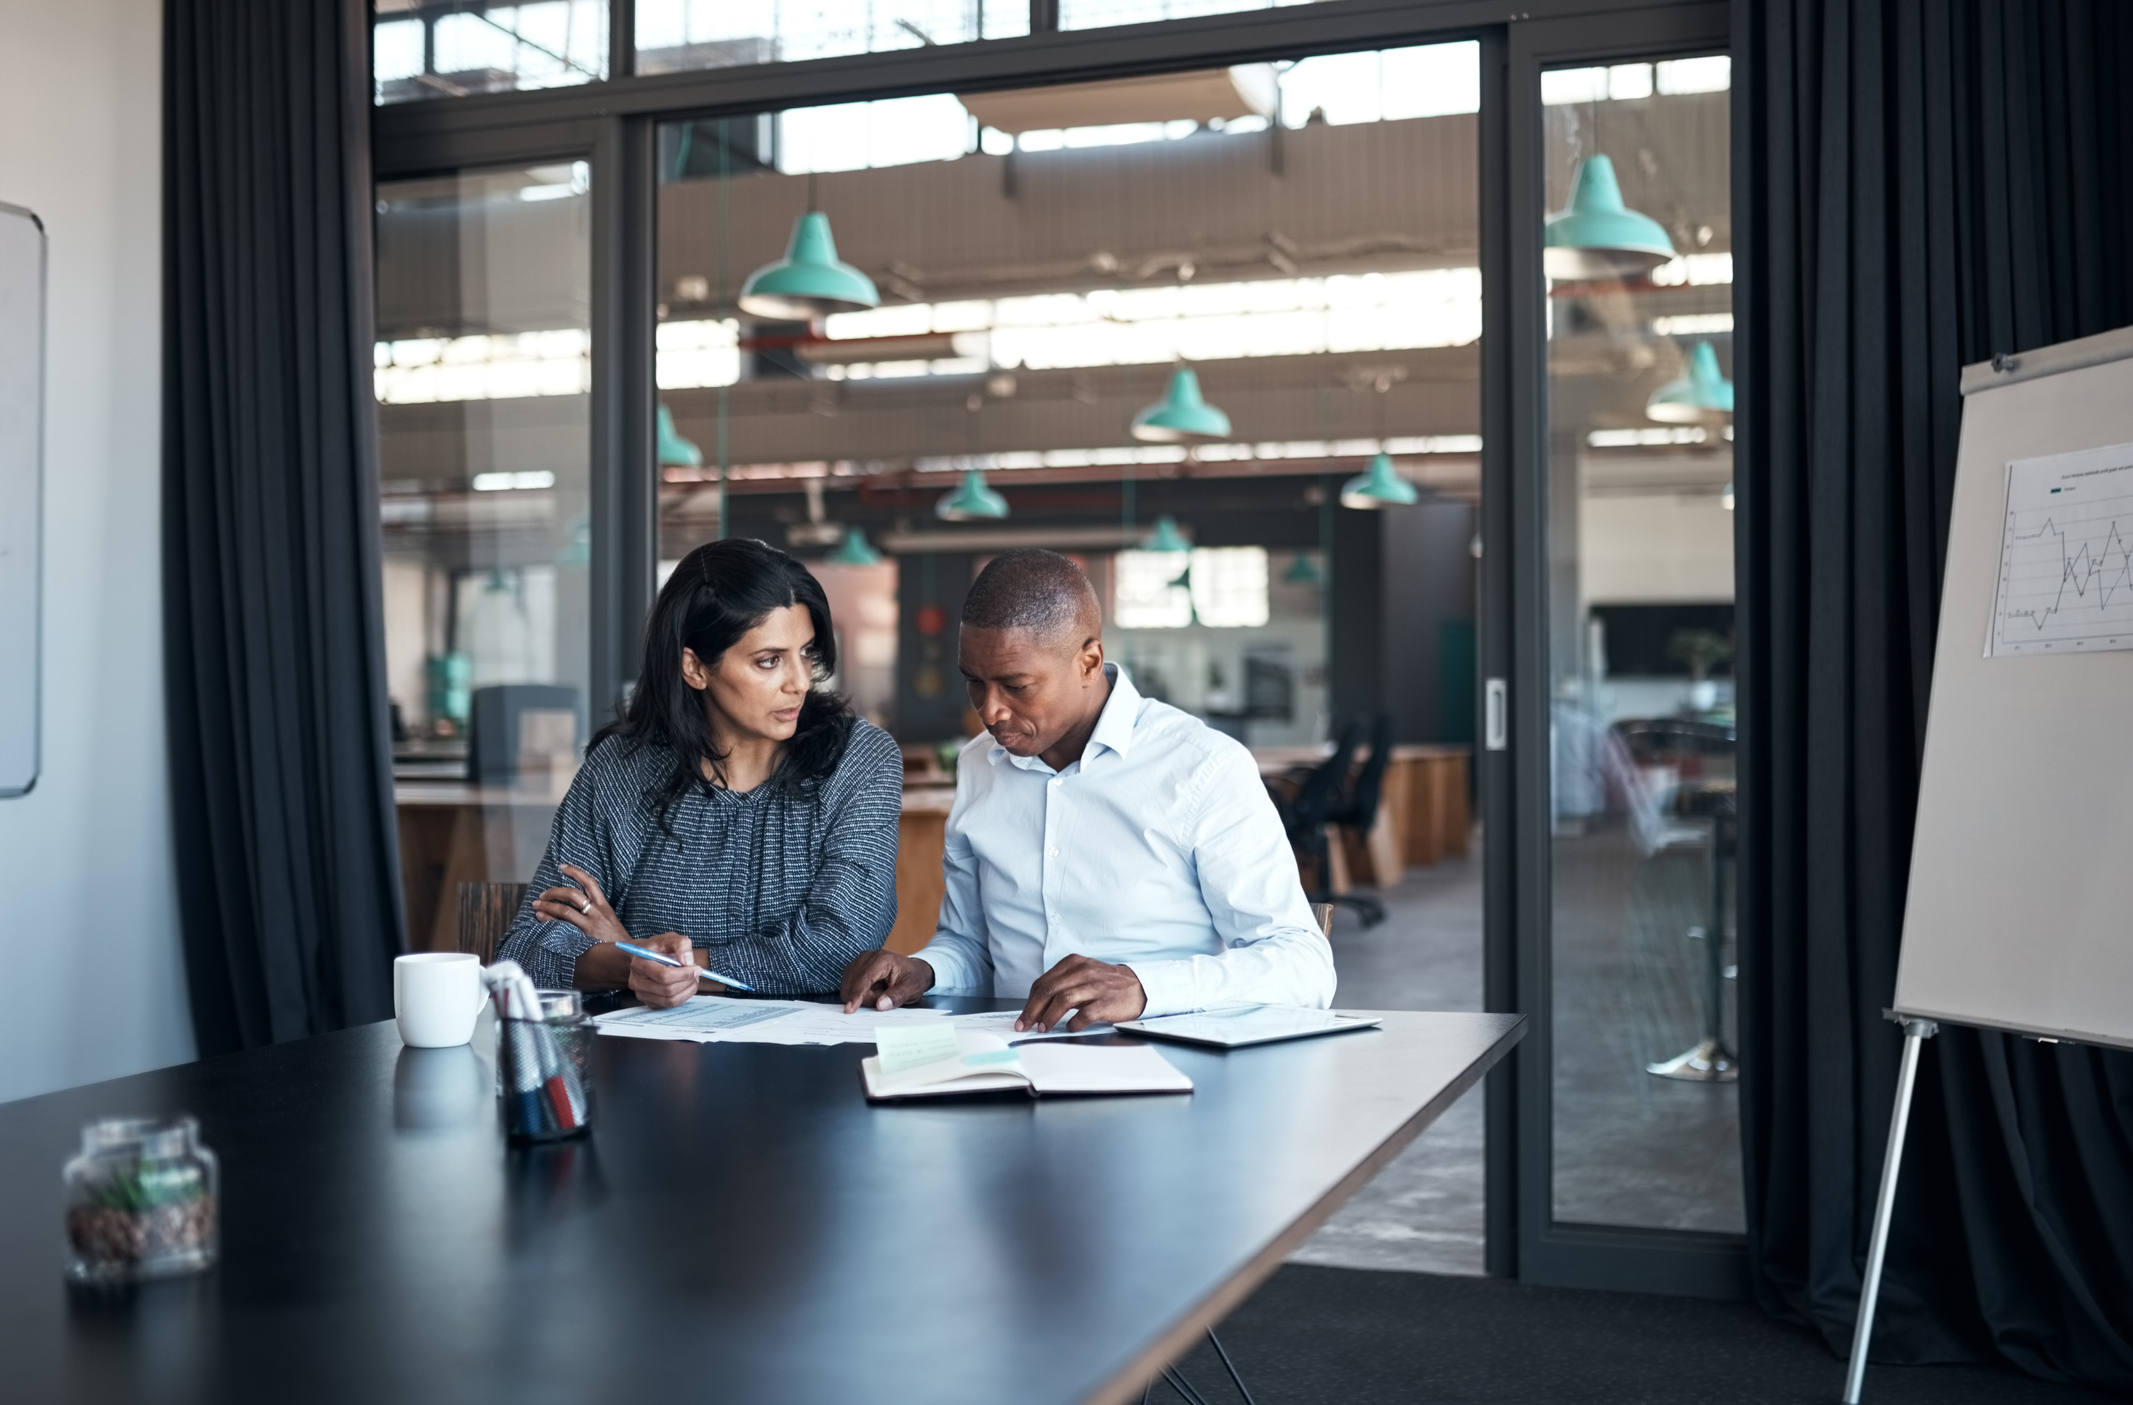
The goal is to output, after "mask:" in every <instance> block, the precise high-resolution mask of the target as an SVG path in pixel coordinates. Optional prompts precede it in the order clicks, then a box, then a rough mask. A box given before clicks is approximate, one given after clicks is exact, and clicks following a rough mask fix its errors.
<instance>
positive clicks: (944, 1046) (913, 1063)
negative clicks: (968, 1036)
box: [874, 1020, 962, 1074]
mask: <svg viewBox="0 0 2133 1405" xmlns="http://www.w3.org/2000/svg"><path fill="white" fill-rule="evenodd" d="M874 1046H875V1047H876V1048H878V1049H880V1050H881V1071H882V1072H883V1073H890V1074H895V1073H902V1072H904V1071H905V1070H906V1069H913V1068H923V1067H925V1066H926V1065H927V1064H937V1063H944V1062H946V1061H947V1060H949V1059H952V1058H955V1057H957V1056H958V1055H959V1054H960V1053H961V1052H962V1050H961V1048H960V1047H959V1046H958V1045H957V1044H956V1039H955V1026H953V1025H951V1024H949V1023H948V1021H946V1020H921V1021H918V1022H916V1023H912V1022H906V1023H904V1024H884V1025H876V1026H875V1027H874Z"/></svg>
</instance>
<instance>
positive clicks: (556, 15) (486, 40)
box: [371, 0, 608, 103]
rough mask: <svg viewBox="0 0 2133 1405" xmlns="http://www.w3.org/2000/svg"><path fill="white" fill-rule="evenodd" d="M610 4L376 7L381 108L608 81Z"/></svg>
mask: <svg viewBox="0 0 2133 1405" xmlns="http://www.w3.org/2000/svg"><path fill="white" fill-rule="evenodd" d="M607 28H608V24H607V0H533V3H530V4H523V5H512V4H488V3H484V2H483V0H377V8H376V10H375V12H374V18H373V20H372V26H371V46H372V47H371V76H372V78H373V80H374V82H375V84H376V96H377V100H378V101H379V102H381V103H385V102H411V101H415V100H418V99H422V98H448V97H460V96H462V95H464V94H467V93H507V92H512V91H514V90H516V89H521V88H564V87H569V86H571V85H572V84H576V83H592V82H596V81H598V80H600V79H602V78H605V77H607Z"/></svg>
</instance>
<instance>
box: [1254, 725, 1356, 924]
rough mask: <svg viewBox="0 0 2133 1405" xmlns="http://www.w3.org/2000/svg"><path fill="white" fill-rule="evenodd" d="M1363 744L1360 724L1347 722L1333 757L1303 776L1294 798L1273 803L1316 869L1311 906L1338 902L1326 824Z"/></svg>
mask: <svg viewBox="0 0 2133 1405" xmlns="http://www.w3.org/2000/svg"><path fill="white" fill-rule="evenodd" d="M1362 744H1363V724H1362V723H1361V722H1350V723H1348V725H1346V726H1345V727H1343V728H1341V733H1340V740H1339V741H1337V742H1335V743H1334V746H1333V754H1332V755H1331V756H1329V757H1327V758H1326V759H1325V760H1324V761H1322V762H1320V763H1319V764H1318V765H1317V766H1316V767H1315V768H1313V769H1312V770H1311V771H1309V772H1308V773H1306V774H1305V775H1304V778H1303V783H1302V784H1301V785H1300V786H1298V787H1297V790H1296V794H1295V795H1294V797H1292V798H1290V799H1288V800H1281V799H1278V798H1277V799H1276V800H1275V802H1274V808H1275V811H1276V812H1277V813H1278V814H1279V815H1280V816H1281V827H1282V828H1283V830H1285V831H1286V832H1287V833H1288V836H1289V842H1290V843H1291V844H1293V845H1296V846H1297V847H1299V848H1302V849H1303V850H1304V851H1305V852H1307V853H1309V854H1310V855H1311V860H1312V863H1313V865H1314V866H1315V867H1316V868H1317V870H1318V876H1317V878H1316V880H1315V882H1314V886H1313V889H1312V892H1311V901H1312V902H1314V903H1332V902H1338V901H1340V899H1338V898H1335V897H1333V896H1332V890H1333V846H1332V845H1331V843H1330V842H1328V840H1327V837H1326V823H1327V817H1328V816H1329V815H1331V814H1332V812H1333V808H1334V806H1336V805H1337V804H1339V803H1340V798H1341V791H1342V789H1343V788H1344V787H1345V786H1346V785H1347V782H1348V769H1349V768H1350V767H1351V766H1353V765H1354V764H1355V752H1356V748H1357V747H1359V746H1361V745H1362Z"/></svg>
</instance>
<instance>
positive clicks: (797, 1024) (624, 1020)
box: [594, 995, 944, 1044]
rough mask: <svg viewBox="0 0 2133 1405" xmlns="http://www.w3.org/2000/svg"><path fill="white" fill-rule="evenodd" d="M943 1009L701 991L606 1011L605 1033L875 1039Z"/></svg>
mask: <svg viewBox="0 0 2133 1405" xmlns="http://www.w3.org/2000/svg"><path fill="white" fill-rule="evenodd" d="M943 1018H944V1017H943V1016H942V1014H941V1012H940V1011H938V1010H861V1011H859V1012H857V1013H856V1014H850V1015H847V1014H846V1013H844V1007H843V1006H842V1005H818V1004H816V1003H814V1002H813V1001H807V1000H735V999H732V998H731V997H729V996H723V995H699V996H696V997H695V998H694V999H692V1000H690V1001H689V1002H688V1003H686V1004H683V1005H677V1006H675V1007H674V1008H673V1009H671V1010H646V1009H637V1010H619V1011H617V1012H615V1013H614V1014H612V1015H601V1016H599V1017H598V1018H597V1019H596V1020H595V1021H594V1023H595V1025H596V1026H597V1027H598V1028H599V1030H600V1032H601V1033H602V1034H620V1035H628V1036H631V1037H633V1038H638V1039H693V1040H695V1041H696V1042H697V1043H699V1044H871V1043H873V1042H874V1030H875V1029H876V1027H878V1026H884V1025H904V1024H939V1023H941V1022H942V1020H943Z"/></svg>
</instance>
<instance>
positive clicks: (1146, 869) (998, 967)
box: [843, 551, 1333, 1031]
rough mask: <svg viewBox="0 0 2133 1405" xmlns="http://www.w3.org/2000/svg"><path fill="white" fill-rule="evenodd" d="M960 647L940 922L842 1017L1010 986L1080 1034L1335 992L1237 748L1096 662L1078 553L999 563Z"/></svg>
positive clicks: (1030, 1023) (1032, 1009)
mask: <svg viewBox="0 0 2133 1405" xmlns="http://www.w3.org/2000/svg"><path fill="white" fill-rule="evenodd" d="M958 662H959V663H960V665H961V667H962V671H963V677H964V678H965V680H966V681H967V682H968V685H969V689H970V705H971V706H972V707H973V708H975V709H976V710H977V714H978V716H979V718H980V719H981V720H982V721H983V722H984V724H985V728H986V730H985V733H984V734H981V735H979V736H977V737H974V738H972V739H971V741H970V743H969V744H968V745H967V746H965V747H964V748H963V754H962V759H961V762H960V764H959V765H958V766H957V768H956V794H955V807H954V809H952V810H951V811H950V812H949V815H948V829H947V853H946V860H945V863H946V869H947V896H946V898H945V899H944V900H943V902H942V903H941V916H940V925H939V927H938V929H937V930H936V931H935V933H934V935H933V940H932V941H931V942H930V943H928V944H927V946H926V948H925V949H924V950H923V951H920V952H919V953H918V954H917V955H915V956H899V955H897V954H896V953H894V952H890V951H872V952H866V953H863V954H861V955H860V956H859V957H857V958H855V959H854V960H853V961H852V963H851V965H849V966H848V967H846V968H845V973H844V982H843V995H844V1001H845V1009H846V1010H847V1011H852V1010H856V1009H858V1008H859V1006H861V1005H862V1004H872V1005H873V1006H874V1007H875V1008H877V1009H882V1010H888V1009H893V1008H894V1007H896V1006H898V1005H903V1004H908V1003H909V1002H911V1001H913V1000H916V999H917V998H918V997H919V996H921V995H923V994H925V993H926V992H927V991H928V990H931V989H934V988H936V987H938V988H939V989H941V990H944V991H960V992H977V993H985V992H988V991H989V992H990V993H992V994H996V995H1001V996H1023V997H1026V1000H1025V1003H1024V1005H1023V1008H1022V1013H1021V1015H1020V1016H1019V1017H1018V1018H1017V1020H1016V1023H1015V1028H1016V1029H1017V1030H1022V1029H1032V1028H1033V1029H1037V1030H1050V1029H1051V1028H1052V1027H1053V1026H1055V1025H1057V1024H1058V1023H1059V1022H1060V1021H1061V1020H1063V1019H1066V1018H1067V1017H1068V1015H1069V1014H1070V1013H1072V1012H1078V1013H1075V1014H1074V1015H1073V1019H1072V1022H1071V1023H1070V1024H1069V1025H1068V1028H1069V1029H1070V1030H1077V1031H1078V1030H1081V1029H1085V1028H1087V1027H1088V1026H1089V1025H1091V1024H1093V1023H1095V1022H1097V1021H1099V1020H1130V1019H1133V1018H1136V1017H1138V1016H1144V1015H1145V1016H1148V1017H1150V1018H1153V1017H1155V1016H1159V1015H1172V1014H1178V1013H1181V1012H1184V1011H1188V1010H1204V1009H1209V1008H1212V1007H1215V1006H1220V1005H1235V1004H1247V1003H1266V1004H1288V1005H1309V1006H1316V1007H1324V1006H1326V1005H1328V1004H1330V1003H1331V1002H1332V999H1333V953H1332V950H1331V948H1329V947H1328V946H1327V944H1326V941H1325V939H1324V938H1323V937H1322V936H1321V935H1320V934H1319V931H1318V927H1317V924H1316V923H1315V922H1314V921H1313V920H1312V916H1311V907H1310V904H1309V903H1308V902H1306V901H1305V899H1304V894H1303V887H1302V884H1301V883H1300V882H1299V881H1298V879H1297V874H1296V859H1295V856H1294V855H1293V854H1292V853H1291V852H1290V850H1289V845H1288V841H1287V839H1286V838H1285V837H1284V836H1283V833H1282V828H1281V821H1280V820H1279V819H1278V818H1277V817H1276V816H1275V814H1274V805H1273V802H1272V801H1271V800H1269V799H1268V798H1267V793H1266V788H1265V787H1264V786H1263V785H1262V784H1261V783H1260V780H1259V771H1258V768H1257V766H1255V765H1254V764H1253V762H1252V758H1251V754H1250V753H1249V752H1247V751H1246V750H1245V749H1244V748H1243V747H1241V746H1239V745H1238V744H1237V743H1236V742H1235V741H1233V740H1231V739H1230V738H1228V737H1225V736H1223V735H1222V734H1221V733H1219V732H1216V731H1214V730H1213V729H1211V728H1209V727H1208V726H1206V725H1205V724H1204V723H1202V722H1201V721H1200V720H1199V719H1198V718H1195V717H1193V716H1191V715H1190V714H1188V713H1184V712H1180V711H1178V709H1176V708H1174V707H1170V706H1168V705H1167V704H1164V703H1159V702H1155V701H1153V700H1151V699H1148V698H1144V697H1142V696H1141V695H1140V693H1139V692H1138V691H1137V690H1136V689H1135V688H1134V686H1133V682H1132V680H1131V679H1129V678H1128V677H1127V676H1126V674H1125V671H1124V670H1123V669H1121V668H1119V667H1118V665H1116V664H1107V663H1105V662H1104V646H1103V637H1102V620H1101V617H1100V614H1099V611H1098V608H1097V603H1096V592H1095V591H1094V590H1092V589H1090V587H1089V581H1088V577H1086V576H1084V575H1083V574H1082V572H1081V568H1080V567H1079V566H1076V565H1075V564H1074V563H1073V562H1072V561H1069V560H1068V559H1067V558H1066V557H1064V556H1061V555H1059V554H1058V553H1056V552H1050V551H1010V552H1008V553H1007V554H1005V555H1003V556H998V557H995V558H994V559H993V561H992V563H991V564H990V565H988V566H987V567H986V568H985V570H984V571H983V572H982V573H981V574H980V575H979V576H978V578H977V580H976V581H975V582H974V583H973V584H972V585H971V588H970V594H969V595H968V596H967V597H965V599H964V602H963V628H962V638H961V643H960V653H959V658H958Z"/></svg>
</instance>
